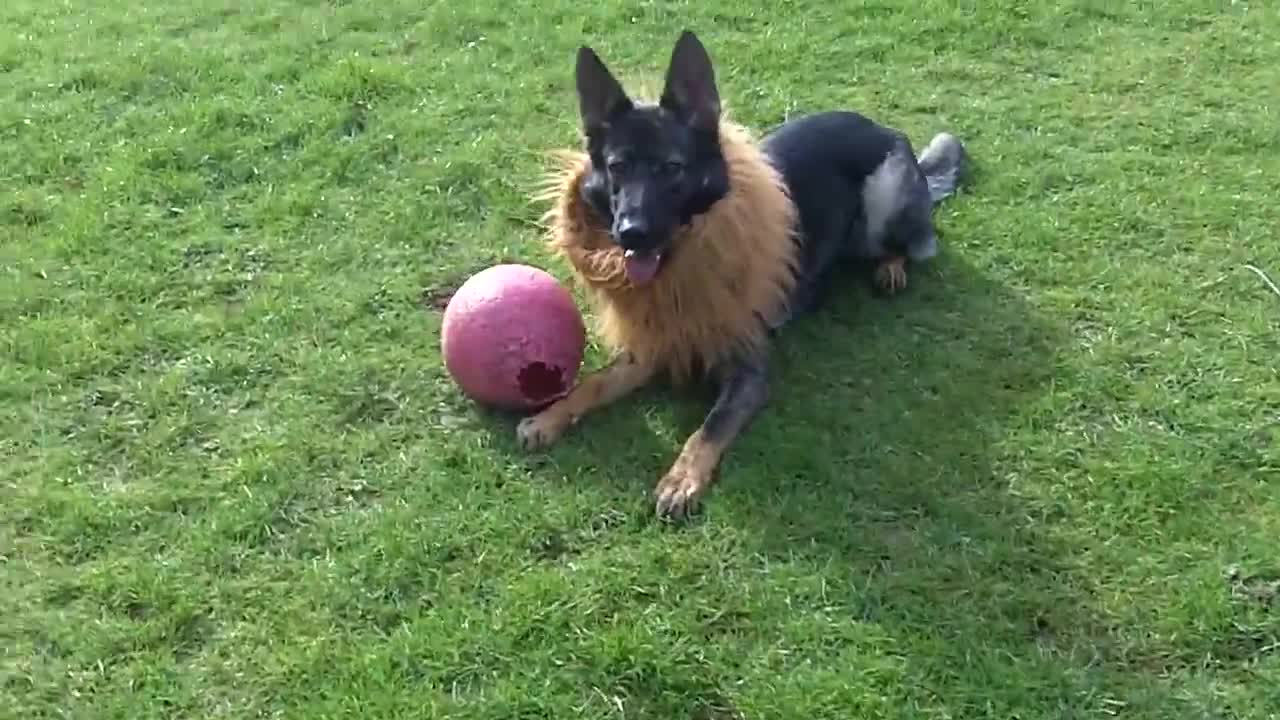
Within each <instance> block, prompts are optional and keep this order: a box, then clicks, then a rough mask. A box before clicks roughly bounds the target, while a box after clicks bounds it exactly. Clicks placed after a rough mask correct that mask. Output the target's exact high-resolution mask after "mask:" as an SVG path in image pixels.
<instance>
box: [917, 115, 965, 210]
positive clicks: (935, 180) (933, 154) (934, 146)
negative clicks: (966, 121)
mask: <svg viewBox="0 0 1280 720" xmlns="http://www.w3.org/2000/svg"><path fill="white" fill-rule="evenodd" d="M916 162H918V163H919V164H920V169H921V170H923V171H924V178H925V180H926V181H928V183H929V197H930V198H931V199H932V200H933V203H934V204H935V205H936V204H938V203H940V202H942V201H943V200H944V199H946V198H948V197H950V196H951V195H952V194H954V193H955V191H956V190H957V189H958V188H959V187H960V180H961V178H962V177H963V175H964V172H965V170H966V165H967V164H968V156H967V155H966V153H965V149H964V145H963V144H961V142H960V140H959V138H957V137H956V136H955V135H952V134H951V133H945V132H944V133H938V134H937V135H934V136H933V139H932V140H930V141H929V144H928V145H927V146H926V147H925V149H924V150H922V151H921V152H920V155H919V156H918V157H917V158H916Z"/></svg>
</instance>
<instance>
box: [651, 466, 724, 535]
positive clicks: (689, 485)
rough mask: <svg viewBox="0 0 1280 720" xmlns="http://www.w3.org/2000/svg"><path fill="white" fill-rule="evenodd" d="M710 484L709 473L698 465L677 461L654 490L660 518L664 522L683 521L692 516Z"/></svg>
mask: <svg viewBox="0 0 1280 720" xmlns="http://www.w3.org/2000/svg"><path fill="white" fill-rule="evenodd" d="M710 484H711V474H710V473H709V472H707V471H705V470H701V469H699V468H698V467H697V466H696V464H694V463H691V462H687V461H685V460H684V458H680V459H678V460H676V463H675V465H672V466H671V469H670V470H668V471H667V474H666V475H665V476H663V478H662V479H661V480H659V481H658V487H657V489H655V490H654V494H655V495H656V496H657V502H656V506H655V510H656V512H657V514H658V517H659V518H662V519H664V520H683V519H684V518H687V517H688V516H690V515H692V514H693V513H694V512H696V511H697V509H698V503H699V501H700V500H701V498H702V494H703V493H704V492H706V490H707V487H708V486H709V485H710Z"/></svg>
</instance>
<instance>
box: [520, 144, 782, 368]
mask: <svg viewBox="0 0 1280 720" xmlns="http://www.w3.org/2000/svg"><path fill="white" fill-rule="evenodd" d="M720 146H721V152H722V153H723V154H724V158H725V161H726V162H727V164H728V170H729V193H728V195H726V196H725V197H724V198H722V199H721V200H720V201H718V202H717V203H716V204H715V205H713V206H712V207H711V209H709V210H708V211H707V212H706V213H703V214H702V215H698V216H695V217H694V218H693V219H692V220H691V221H690V223H689V224H688V225H686V226H684V227H683V228H681V229H680V230H679V231H678V233H677V236H676V237H675V238H674V240H673V242H672V244H671V250H670V256H669V257H668V258H667V259H666V260H665V261H664V262H665V265H664V267H663V268H662V270H661V271H660V272H659V273H658V275H657V276H656V277H655V278H654V279H653V281H652V282H650V283H648V284H646V285H644V286H642V287H636V286H634V285H632V284H631V283H630V282H629V281H628V280H627V274H626V268H625V262H624V259H623V250H622V248H621V247H619V246H618V245H617V244H616V243H615V242H614V241H613V239H612V237H611V236H610V234H609V231H608V228H607V227H606V226H605V224H604V222H603V220H602V219H601V218H600V217H598V216H597V215H596V213H595V212H594V211H592V209H591V208H590V206H589V205H588V204H587V203H586V202H585V201H584V200H583V199H582V194H581V192H580V190H581V185H582V183H583V181H584V179H585V178H586V175H587V173H588V171H589V170H590V167H591V160H590V158H589V157H588V156H587V155H586V154H585V153H582V152H570V153H566V154H564V156H563V157H564V160H565V162H564V164H563V166H562V167H561V168H560V169H559V171H558V172H557V173H556V174H555V175H554V177H552V178H551V179H550V180H551V182H550V184H549V187H548V190H547V192H546V193H545V194H544V195H543V196H542V197H543V198H544V199H548V200H553V201H554V202H553V205H552V207H551V209H550V210H549V211H548V212H547V216H546V221H547V226H548V235H549V238H548V242H549V245H550V247H551V249H552V250H553V251H554V252H556V253H557V254H559V255H560V256H561V257H564V258H565V259H567V260H568V261H569V263H570V265H571V266H572V268H573V270H574V273H575V274H576V275H577V277H578V278H579V279H580V280H581V281H582V282H583V283H584V284H585V285H586V286H587V288H588V290H589V291H590V293H589V294H590V297H591V299H592V301H593V305H594V306H595V308H596V311H597V313H596V318H595V319H596V326H597V330H598V332H599V334H600V335H601V337H602V339H603V340H604V341H605V342H606V343H607V344H608V345H609V346H611V347H612V349H613V350H614V351H615V352H625V353H630V354H631V355H633V356H634V357H635V358H636V359H637V360H638V361H640V362H644V363H647V364H650V365H651V366H653V367H655V368H656V369H658V370H665V371H666V372H668V373H669V374H670V375H671V376H672V378H673V379H675V380H677V381H679V380H683V379H686V378H688V377H689V376H690V375H692V374H693V373H694V372H696V371H697V370H699V369H710V368H713V367H715V366H716V365H719V364H720V363H722V362H724V361H727V360H730V359H731V358H733V357H735V356H742V355H745V354H750V353H756V352H762V351H763V349H764V345H765V343H766V342H767V340H768V328H767V325H768V323H769V322H771V321H772V320H774V319H776V318H778V317H780V316H781V315H782V314H783V313H785V312H786V309H787V308H786V306H787V301H788V298H789V296H790V293H791V290H792V288H793V286H794V284H795V278H796V268H797V263H798V257H797V253H798V251H797V246H796V243H795V240H794V237H795V233H796V231H797V228H796V222H797V219H796V209H795V206H794V205H793V204H792V202H791V198H790V196H789V195H788V193H787V190H786V185H785V183H784V181H783V179H782V176H781V175H780V174H779V173H778V171H777V170H776V169H775V168H774V167H773V165H772V164H771V163H770V162H769V161H768V160H767V159H766V158H765V156H764V154H763V153H762V152H761V151H760V149H759V147H758V146H757V145H756V143H755V142H754V139H753V138H752V137H751V136H750V135H749V133H748V132H747V131H746V130H745V129H744V128H742V127H741V126H738V125H735V124H732V123H728V122H722V123H721V127H720Z"/></svg>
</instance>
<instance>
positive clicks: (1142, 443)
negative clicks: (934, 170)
mask: <svg viewBox="0 0 1280 720" xmlns="http://www.w3.org/2000/svg"><path fill="white" fill-rule="evenodd" d="M836 5H840V3H831V2H821V1H818V0H779V2H778V4H777V5H775V6H774V7H775V8H776V9H774V10H768V11H766V10H763V9H761V8H763V7H766V4H764V3H759V4H756V3H748V2H745V1H744V0H715V1H712V0H707V1H706V2H672V1H664V0H657V1H651V2H621V1H620V0H609V1H608V2H605V3H600V4H594V5H593V4H590V3H576V2H567V1H563V0H555V1H554V2H553V0H545V2H535V1H533V0H512V2H511V4H506V3H505V2H499V0H469V1H468V2H460V1H459V2H429V1H424V0H387V1H384V2H380V3H354V2H320V1H318V0H249V1H247V2H238V1H236V0H192V1H191V2H186V3H178V2H174V3H136V2H126V1H125V0H99V1H98V2H87V1H83V0H81V1H79V2H76V1H74V0H67V1H66V2H55V3H50V2H38V1H37V0H6V2H4V3H2V4H0V28H3V32H0V493H2V495H0V718H6V719H7V718H14V719H15V720H18V719H23V720H27V719H33V720H34V719H37V718H129V719H130V720H133V719H142V718H175V717H185V718H202V719H204V718H254V717H281V718H308V719H310V718H336V717H364V718H390V717H397V718H402V717H424V718H427V717H437V718H445V717H448V718H458V719H465V718H493V719H495V720H496V719H499V718H502V719H505V718H535V717H536V718H697V719H699V720H728V719H730V718H752V719H754V718H806V719H807V718H833V719H839V720H851V719H854V718H996V719H1000V720H1008V719H1010V718H1020V719H1024V720H1026V719H1030V718H1048V719H1055V720H1056V719H1060V718H1101V717H1109V716H1115V717H1118V718H1142V719H1150V720H1157V719H1158V720H1166V719H1168V718H1276V717H1278V716H1280V616H1278V615H1280V599H1278V598H1277V596H1278V595H1280V429H1278V425H1280V378H1277V357H1278V354H1280V296H1277V294H1276V293H1274V292H1273V291H1272V290H1271V289H1270V288H1269V287H1268V286H1267V284H1266V283H1265V282H1264V281H1263V279H1262V278H1260V277H1259V276H1258V274H1256V273H1255V272H1253V271H1251V270H1250V269H1248V268H1247V267H1246V266H1247V265H1248V266H1254V267H1256V268H1258V269H1259V270H1260V271H1262V272H1265V273H1267V274H1268V275H1270V276H1271V277H1272V278H1273V279H1275V280H1277V281H1278V282H1280V242H1278V241H1277V236H1276V232H1277V220H1278V219H1280V212H1278V211H1277V209H1276V198H1277V188H1278V187H1280V184H1278V183H1280V131H1278V130H1277V127H1280V124H1278V120H1277V118H1280V7H1278V6H1277V5H1276V3H1274V2H1264V1H1263V0H1249V1H1248V2H1245V1H1243V0H1241V1H1240V2H1231V3H1227V2H1222V3H1209V2H1193V1H1191V0H1169V1H1168V2H1165V3H1162V4H1158V3H1120V2H1109V1H1108V0H1076V1H1075V2H1056V3H1052V2H1044V1H1040V0H1036V1H1032V2H1013V1H1012V0H1001V1H999V2H983V3H979V2H962V3H947V2H941V1H940V0H923V1H922V2H910V1H909V0H902V1H901V2H895V1H889V0H881V1H880V2H866V3H843V5H846V6H848V7H847V9H837V8H836V7H835V6H836ZM500 8H503V9H500ZM684 28H691V29H694V30H695V31H697V32H698V33H699V35H700V36H701V38H702V39H703V41H704V42H705V43H706V44H707V46H708V48H709V49H710V51H711V53H712V56H713V58H714V59H715V60H716V62H717V63H718V72H719V77H720V82H721V92H722V95H723V96H724V97H725V98H726V100H727V102H728V104H729V105H730V106H731V108H732V110H733V114H734V116H735V118H736V119H738V120H741V121H743V122H746V123H748V124H750V125H752V126H753V127H755V128H758V129H766V128H769V127H771V126H773V125H775V124H776V123H778V122H780V121H781V120H783V119H784V118H786V117H788V116H789V115H794V114H796V113H802V112H806V111H812V110H820V109H828V108H834V107H851V108H856V109H860V110H862V111H865V112H867V113H869V114H871V115H872V116H874V117H877V118H880V119H882V120H884V121H886V122H888V123H890V124H893V125H895V126H898V127H900V128H902V129H904V130H906V131H907V132H909V133H910V134H911V136H912V138H913V139H914V140H915V142H916V143H917V146H920V145H922V144H923V143H924V142H926V141H927V140H928V138H929V137H930V136H932V134H933V133H934V132H937V131H939V130H949V131H951V132H954V133H956V134H957V135H959V136H960V137H961V138H963V139H964V140H965V141H966V142H967V143H968V145H969V148H970V151H971V153H972V155H973V157H974V160H975V163H976V165H977V167H976V174H975V177H974V181H973V183H972V184H971V185H970V186H969V187H968V189H967V190H966V192H965V193H963V194H961V195H960V196H959V197H957V198H955V199H953V200H952V201H949V202H948V203H947V204H946V205H945V206H944V207H943V209H942V210H940V212H939V225H940V228H941V231H942V233H944V243H945V247H944V252H943V255H942V256H941V257H940V258H939V259H938V261H936V262H935V263H934V264H933V265H931V266H930V267H929V268H928V269H927V270H922V271H918V272H916V273H915V274H914V275H913V278H912V285H911V287H910V288H909V290H908V292H907V293H906V294H905V295H904V296H902V297H899V298H895V299H892V300H884V299H880V298H877V297H874V296H873V295H872V294H871V293H870V292H869V291H867V290H866V289H865V287H863V285H862V284H860V283H858V282H854V281H851V282H850V283H849V288H848V289H847V291H846V292H843V293H842V294H841V295H839V296H838V298H837V301H836V302H835V303H834V305H833V306H832V307H830V309H829V311H828V312H827V313H825V314H824V315H821V316H818V317H815V318H812V319H808V320H806V321H804V322H802V323H800V324H798V325H796V326H794V328H793V329H792V330H791V331H790V333H789V334H788V335H786V336H785V337H784V340H783V342H782V344H780V345H779V347H778V350H777V364H776V372H775V378H774V382H775V386H774V396H773V397H774V400H773V402H772V405H771V406H770V408H769V409H768V410H767V411H766V412H765V413H764V414H763V415H762V416H761V417H760V419H759V420H758V421H757V422H756V424H754V425H753V426H752V427H751V429H750V430H749V432H747V433H746V434H745V435H744V436H743V437H742V438H741V439H740V441H739V443H738V444H737V445H736V446H735V447H734V448H733V450H732V451H731V453H730V455H729V456H728V458H727V459H726V461H725V464H724V466H723V468H722V470H723V472H722V475H721V480H720V482H719V484H718V485H717V486H716V487H715V489H714V490H713V491H712V493H711V494H710V495H709V496H708V498H707V500H706V502H705V503H704V513H703V514H702V515H701V516H700V517H699V518H697V519H696V521H695V522H693V523H691V524H690V525H688V526H685V527H670V526H666V525H664V524H662V523H659V522H657V521H656V520H655V519H654V517H653V505H652V500H651V498H650V493H651V491H652V487H653V484H654V482H655V481H656V480H657V478H658V477H659V476H660V475H661V474H662V472H663V471H664V470H665V469H666V467H667V465H668V464H669V462H670V461H671V459H672V458H673V457H674V456H675V453H676V452H677V450H678V449H679V446H680V443H681V442H683V440H684V438H685V437H686V436H687V434H688V433H689V432H691V431H692V430H693V429H694V428H695V427H696V426H697V423H698V422H699V421H700V419H701V417H702V414H703V413H704V412H705V410H706V409H707V408H708V407H709V405H708V401H709V398H708V397H707V396H703V395H697V396H690V395H679V394H673V393H671V392H669V391H667V390H665V389H663V388H660V387H659V388H654V389H653V390H651V391H647V392H645V393H642V394H640V395H639V396H637V397H636V398H634V399H633V400H631V401H625V402H622V403H620V404H618V405H617V406H615V407H613V408H611V409H610V410H607V411H605V412H602V413H601V414H600V415H598V416H596V417H594V418H593V421H591V422H588V423H585V424H584V425H583V426H582V427H580V428H577V429H576V430H574V431H573V432H572V433H571V434H570V435H568V436H566V438H565V439H564V440H563V441H562V443H561V444H560V445H558V446H557V447H556V448H555V449H554V450H552V451H550V452H548V453H545V454H537V455H525V454H523V453H521V452H519V451H518V450H517V448H516V445H515V442H514V425H515V420H514V418H511V417H503V416H498V415H494V414H490V413H483V412H478V411H477V410H476V409H474V408H473V407H472V405H470V404H469V403H468V402H466V401H465V400H463V399H462V398H460V397H459V396H458V393H457V392H456V391H455V390H454V388H453V387H452V386H451V385H450V383H449V381H448V379H447V377H446V376H445V375H444V372H443V370H442V367H441V363H440V358H439V354H438V347H439V345H438V331H439V321H440V317H439V311H438V308H437V307H436V306H437V305H438V304H439V303H438V300H439V297H440V294H441V293H442V292H444V291H445V290H446V289H447V288H448V287H449V286H451V284H456V283H457V282H459V281H460V280H461V279H462V278H463V277H465V276H466V275H467V274H468V273H470V272H473V271H475V270H477V269H479V268H481V267H483V266H485V265H487V264H489V263H493V262H497V261H500V260H504V259H517V260H522V261H525V262H529V263H533V264H537V265H541V266H544V267H548V268H549V269H552V270H553V271H554V272H555V273H557V274H558V275H560V276H561V277H565V278H566V279H567V277H568V275H567V269H566V268H565V267H563V266H561V265H559V264H558V263H555V262H554V261H552V260H551V258H550V257H549V256H548V255H547V254H546V253H545V252H544V250H543V248H542V247H541V245H540V243H539V236H538V229H537V226H536V224H537V221H538V218H539V215H540V214H541V212H542V211H543V209H544V208H543V207H541V206H538V205H536V204H533V203H531V202H530V201H529V200H528V196H529V194H530V193H531V192H532V191H533V189H534V186H535V185H536V183H537V180H538V178H539V175H540V173H541V172H542V171H543V169H544V168H545V167H547V163H546V161H545V153H546V152H547V151H549V150H553V149H556V148H560V147H565V146H571V145H573V144H574V143H575V142H576V137H577V135H576V133H577V106H576V99H575V98H574V95H573V86H572V69H573V57H574V51H575V49H576V48H577V46H578V45H579V44H580V43H583V42H588V43H590V44H592V45H594V46H595V47H596V48H597V49H598V50H599V52H600V53H601V55H602V56H603V57H604V58H605V60H606V62H608V63H610V65H611V66H612V67H613V68H614V69H616V70H618V71H619V72H620V73H621V74H624V75H626V76H627V77H629V78H631V79H633V81H634V80H637V79H638V80H640V81H648V84H649V85H650V86H655V85H656V82H655V81H656V80H657V79H659V78H660V77H661V73H662V72H663V70H664V69H665V68H664V64H665V62H666V59H667V57H668V53H669V52H670V48H671V44H672V43H673V42H674V40H675V38H676V36H677V34H678V33H679V31H680V30H682V29H684ZM601 360H602V356H601V353H600V351H599V349H598V348H594V347H593V349H592V351H591V356H590V363H592V364H598V363H599V362H600V361H601Z"/></svg>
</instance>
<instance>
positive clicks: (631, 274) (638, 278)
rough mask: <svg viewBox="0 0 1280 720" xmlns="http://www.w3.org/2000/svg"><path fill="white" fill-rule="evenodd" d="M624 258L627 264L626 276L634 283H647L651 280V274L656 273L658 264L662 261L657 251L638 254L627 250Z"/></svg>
mask: <svg viewBox="0 0 1280 720" xmlns="http://www.w3.org/2000/svg"><path fill="white" fill-rule="evenodd" d="M624 259H625V260H626V265H627V277H628V278H630V280H631V282H633V283H635V284H636V285H647V284H648V283H649V281H651V280H653V276H654V275H657V274H658V265H659V264H660V263H661V261H662V256H661V255H659V254H658V253H649V254H647V255H639V254H637V253H633V252H628V253H627V254H626V255H625V256H624Z"/></svg>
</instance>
